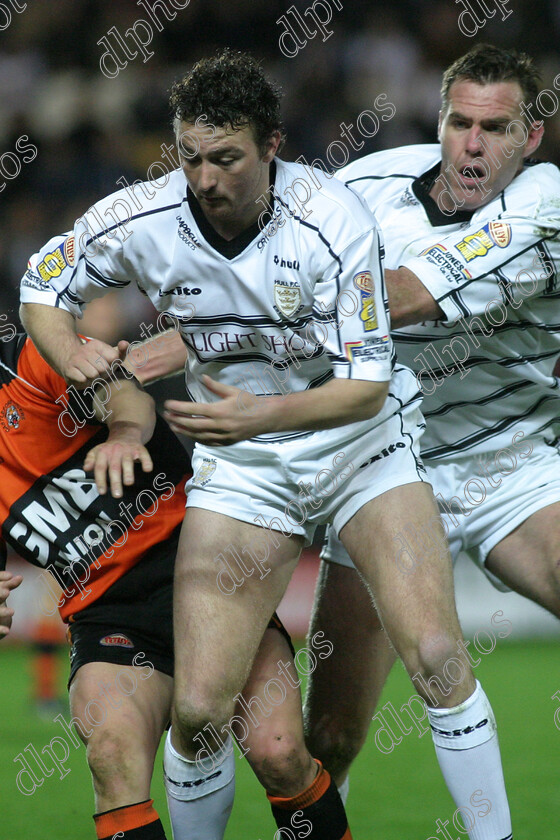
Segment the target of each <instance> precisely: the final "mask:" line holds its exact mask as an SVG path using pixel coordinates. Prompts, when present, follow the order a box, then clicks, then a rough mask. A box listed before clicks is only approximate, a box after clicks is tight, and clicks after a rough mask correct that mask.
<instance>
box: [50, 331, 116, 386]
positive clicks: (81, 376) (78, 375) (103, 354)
mask: <svg viewBox="0 0 560 840" xmlns="http://www.w3.org/2000/svg"><path fill="white" fill-rule="evenodd" d="M121 343H124V342H119V345H118V347H117V348H114V347H111V345H110V344H105V342H104V341H100V340H99V339H92V340H91V341H88V342H86V343H85V344H82V345H80V347H79V348H78V349H77V350H76V351H75V352H74V353H73V354H72V356H71V358H70V359H69V360H68V364H67V367H66V370H65V371H64V378H65V379H66V380H67V381H69V382H73V383H75V384H77V385H87V384H90V383H91V382H93V380H94V379H97V378H98V377H99V376H102V375H103V374H104V373H105V372H107V371H108V370H109V369H110V366H111V364H112V363H113V362H114V361H116V360H117V359H118V358H119V354H120V352H121V351H120V349H119V348H120V345H121ZM127 346H128V344H127ZM125 352H126V351H125Z"/></svg>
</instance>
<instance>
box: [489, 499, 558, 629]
mask: <svg viewBox="0 0 560 840" xmlns="http://www.w3.org/2000/svg"><path fill="white" fill-rule="evenodd" d="M486 567H487V569H488V570H489V571H490V572H492V574H494V575H496V577H498V578H500V580H502V581H503V582H504V583H505V584H506V585H507V586H509V587H510V589H513V590H515V591H516V592H519V593H520V594H521V595H524V596H525V597H527V598H530V599H531V600H532V601H535V602H536V603H537V604H540V605H541V606H543V607H545V609H547V610H550V612H552V613H553V614H554V615H556V616H557V617H559V618H560V502H555V503H554V504H551V505H547V506H546V507H544V508H542V509H541V510H539V511H537V512H536V513H533V514H532V515H531V516H530V517H529V518H528V519H526V520H525V521H524V522H522V523H521V525H518V527H517V528H515V530H514V531H512V532H511V533H510V534H508V535H507V537H505V538H504V539H502V540H501V541H500V542H499V543H498V544H497V545H496V546H495V547H494V548H493V549H492V550H491V551H490V553H489V555H488V557H487V560H486Z"/></svg>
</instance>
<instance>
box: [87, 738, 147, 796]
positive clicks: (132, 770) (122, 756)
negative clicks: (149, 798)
mask: <svg viewBox="0 0 560 840" xmlns="http://www.w3.org/2000/svg"><path fill="white" fill-rule="evenodd" d="M137 744H138V739H137V736H132V737H130V738H127V737H126V736H125V735H123V734H122V733H119V732H116V731H114V730H113V731H112V730H108V729H106V727H101V728H100V729H99V730H96V731H94V733H93V735H92V737H91V738H90V739H89V741H88V744H87V762H88V766H89V769H90V771H91V774H92V777H93V781H94V785H95V789H96V790H97V792H98V793H100V792H101V793H104V792H107V793H108V792H110V793H111V795H115V794H116V793H117V789H118V790H126V789H128V788H130V786H131V785H132V786H134V781H135V780H136V779H137V778H138V777H139V776H141V775H142V772H143V767H144V764H145V763H146V762H147V761H149V759H148V757H147V756H146V752H145V751H139V750H138V749H136V745H137Z"/></svg>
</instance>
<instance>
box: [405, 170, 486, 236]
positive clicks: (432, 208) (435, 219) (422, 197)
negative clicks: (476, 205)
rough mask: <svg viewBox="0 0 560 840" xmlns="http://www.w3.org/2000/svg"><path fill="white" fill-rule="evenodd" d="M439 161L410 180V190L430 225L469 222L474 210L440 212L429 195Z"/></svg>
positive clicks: (437, 171)
mask: <svg viewBox="0 0 560 840" xmlns="http://www.w3.org/2000/svg"><path fill="white" fill-rule="evenodd" d="M440 169H441V161H440V162H439V163H436V165H435V166H432V168H431V169H428V171H427V172H424V174H423V175H420V176H419V177H418V178H416V179H415V180H414V181H413V182H412V191H413V192H414V195H415V196H416V198H417V199H418V201H419V202H420V203H421V204H422V206H423V207H424V210H425V211H426V215H427V217H428V219H429V220H430V224H431V225H432V227H438V226H439V225H454V224H459V223H460V222H470V220H471V218H472V216H473V214H474V212H475V211H474V210H457V211H456V212H455V213H442V211H441V210H440V208H439V205H438V203H437V201H434V199H433V198H432V197H431V195H430V190H431V189H432V187H433V186H434V181H435V180H436V178H437V176H438V175H439V173H440Z"/></svg>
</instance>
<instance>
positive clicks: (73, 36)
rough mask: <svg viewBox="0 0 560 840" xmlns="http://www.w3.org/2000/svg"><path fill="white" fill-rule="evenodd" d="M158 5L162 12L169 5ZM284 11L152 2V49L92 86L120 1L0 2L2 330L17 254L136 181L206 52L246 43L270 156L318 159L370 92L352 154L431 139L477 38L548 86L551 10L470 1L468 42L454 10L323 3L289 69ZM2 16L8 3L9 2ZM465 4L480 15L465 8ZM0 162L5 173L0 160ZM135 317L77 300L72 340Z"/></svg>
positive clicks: (552, 130)
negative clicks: (259, 82) (273, 101)
mask: <svg viewBox="0 0 560 840" xmlns="http://www.w3.org/2000/svg"><path fill="white" fill-rule="evenodd" d="M153 3H154V0H145V4H146V5H149V6H153ZM166 5H167V8H168V9H169V10H170V13H172V12H173V11H174V10H173V7H172V6H171V3H170V2H166ZM291 5H295V6H296V7H297V8H298V9H299V10H300V12H301V13H303V12H304V11H305V9H306V8H307V7H308V6H309V5H311V4H310V2H309V0H293V3H291V2H290V0H268V2H254V0H227V2H224V0H191V2H190V4H189V5H188V6H187V7H186V8H185V9H184V10H183V11H177V10H175V11H177V13H176V17H175V19H174V20H172V21H168V20H166V19H165V16H164V14H163V13H162V10H161V8H160V10H159V12H158V18H159V19H160V20H161V21H162V23H163V27H164V29H163V31H162V32H157V31H155V32H154V39H153V41H152V43H151V44H150V45H149V47H148V49H149V50H150V51H153V52H154V55H153V56H152V57H151V58H150V59H149V60H148V61H146V62H143V61H142V57H141V56H137V57H136V58H135V59H133V60H131V61H130V62H129V63H128V65H127V66H126V67H124V68H123V69H122V70H121V71H120V72H119V73H118V75H117V76H116V77H115V78H107V77H106V76H105V75H103V73H102V72H101V70H100V67H99V60H100V58H101V55H102V54H103V52H104V51H105V47H104V46H102V45H100V44H98V43H97V42H98V41H99V39H100V38H102V37H103V36H107V34H108V32H109V30H110V29H111V28H112V27H116V29H117V30H118V31H119V33H121V35H124V33H125V32H126V30H127V29H128V28H129V27H130V26H132V25H133V24H134V23H135V21H137V20H138V19H139V18H144V19H146V18H148V15H147V13H146V11H145V9H144V8H142V7H141V6H138V5H137V4H136V3H135V2H134V0H101V2H99V0H35V1H34V2H32V0H30V1H29V2H28V4H27V8H26V9H25V10H23V11H22V12H19V13H18V12H17V11H16V8H15V7H14V6H12V5H11V4H10V2H9V0H6V2H4V3H2V4H1V6H2V7H5V8H9V9H10V10H11V21H10V23H9V25H8V26H6V23H7V20H8V16H7V15H6V13H5V12H3V13H2V15H0V27H4V28H3V29H2V31H0V79H1V80H2V84H1V85H0V154H2V153H4V152H13V153H16V148H15V144H16V142H17V141H18V138H21V137H22V136H23V135H26V136H27V137H28V138H29V140H28V141H26V142H29V143H31V144H33V145H35V146H36V147H37V150H38V153H37V155H36V157H35V159H34V160H33V161H31V162H28V163H22V165H21V171H20V173H19V175H18V176H17V177H15V178H12V179H10V178H7V179H6V178H5V177H3V178H2V179H1V180H2V182H3V183H4V184H5V186H4V188H3V189H0V312H1V313H6V314H7V315H8V319H9V321H10V322H11V323H16V324H17V323H18V321H17V307H18V292H17V288H18V284H19V280H20V278H21V276H22V274H23V272H24V270H25V267H26V263H27V259H28V257H29V255H30V254H31V253H33V252H34V251H36V250H37V249H38V247H40V246H41V245H42V244H43V243H44V242H45V241H46V240H47V239H48V238H50V236H52V235H54V234H55V233H59V232H62V231H64V230H67V229H69V228H70V227H71V226H72V224H73V221H74V220H75V219H76V218H77V217H78V216H81V215H82V214H83V213H84V212H85V210H86V209H87V208H88V207H89V206H90V205H91V204H92V203H94V202H95V201H96V200H98V199H99V198H101V197H103V196H104V195H107V194H109V193H111V192H114V191H115V190H117V189H119V186H118V184H117V180H118V179H119V178H121V177H122V176H123V175H124V176H125V178H126V179H127V180H128V181H129V182H130V181H132V180H134V179H136V178H142V179H143V178H145V177H146V171H147V169H148V167H149V166H150V164H151V163H152V162H154V161H156V160H159V159H160V158H161V149H160V144H161V143H163V142H168V143H169V142H173V138H172V134H171V130H170V115H169V111H168V105H167V98H168V91H169V88H170V86H171V83H172V82H173V80H174V79H175V78H177V77H180V76H181V75H183V74H184V72H186V71H187V70H188V68H189V67H190V66H191V65H192V63H193V62H194V61H196V60H197V59H199V58H200V57H202V56H205V55H208V54H210V53H212V52H214V51H215V50H216V49H218V48H220V47H222V46H225V45H229V46H231V47H232V48H237V49H250V50H251V51H252V52H253V53H254V54H256V55H257V56H258V57H259V58H261V59H262V60H263V62H264V66H265V68H266V70H267V72H268V73H269V74H270V75H271V76H272V77H273V78H275V79H276V80H277V81H278V82H280V84H281V85H282V87H283V89H284V93H285V97H284V116H285V123H286V127H287V133H288V143H287V146H286V148H285V150H284V152H283V157H285V158H286V159H295V158H296V157H298V156H299V155H300V154H304V155H305V157H306V159H307V160H313V159H314V158H315V157H317V156H319V157H322V158H324V157H325V152H326V149H327V147H328V145H329V144H330V143H331V142H332V141H333V140H338V139H340V123H341V122H343V121H344V122H346V123H347V124H350V123H355V120H356V117H357V116H358V114H359V113H360V112H361V111H362V110H364V109H368V108H369V109H371V108H372V107H373V103H374V100H375V99H376V97H377V96H378V95H379V94H381V93H385V94H386V96H387V100H388V101H389V102H392V103H393V104H394V106H395V108H396V113H395V115H394V117H393V118H392V119H391V120H390V121H388V122H382V123H381V127H380V130H379V132H378V133H377V134H376V136H374V137H372V138H371V139H369V140H367V142H366V145H365V146H364V148H363V149H362V150H361V151H360V152H359V153H356V152H352V155H353V156H356V155H357V154H366V153H367V152H371V151H375V150H378V149H383V148H389V147H391V146H397V145H404V144H408V143H421V142H433V141H435V139H436V122H437V113H438V106H439V86H440V80H441V73H442V71H443V69H444V68H445V67H446V66H447V65H448V64H449V63H450V62H451V61H453V60H454V59H455V58H457V57H458V56H459V55H461V54H463V53H464V52H466V51H467V50H468V49H469V48H470V47H471V46H472V45H473V44H474V43H476V42H477V41H489V42H492V43H496V44H500V45H504V46H515V47H517V48H519V49H523V50H526V51H527V52H528V53H529V54H531V55H533V56H534V57H535V59H536V61H537V64H538V66H539V67H540V69H541V71H542V75H543V86H544V87H552V79H553V78H554V77H555V76H556V75H557V74H558V72H560V61H559V60H558V59H559V56H558V44H559V43H560V2H559V0H530V2H529V0H511V3H509V4H508V7H507V8H508V9H511V10H512V14H510V15H509V17H507V19H506V20H503V19H502V12H501V11H500V10H499V9H498V3H497V2H496V0H486V5H487V7H488V8H489V9H495V10H496V14H495V15H494V16H493V18H492V19H488V20H487V21H486V22H485V25H484V27H483V28H481V29H480V31H479V32H478V33H477V34H476V35H475V36H474V37H472V38H469V37H467V36H465V35H464V34H463V33H462V32H461V30H460V28H459V25H458V18H459V14H460V13H461V11H463V10H464V9H465V3H463V0H461V2H460V3H454V2H453V0H393V2H392V3H390V4H381V3H375V2H371V0H346V2H344V5H343V8H342V9H341V10H340V11H338V10H337V9H336V7H335V6H334V4H332V3H331V7H332V12H333V16H332V20H331V22H330V24H329V25H328V29H329V30H331V31H332V32H333V34H332V36H331V37H330V38H328V40H326V41H325V42H323V40H322V39H321V36H320V35H317V36H316V37H315V38H314V39H312V40H309V41H308V43H307V45H306V46H305V47H304V48H303V49H301V50H300V52H299V53H298V54H297V55H296V56H295V57H294V58H291V59H290V58H287V57H285V56H284V55H283V54H282V52H281V50H280V48H279V43H278V41H279V37H280V35H281V33H282V32H283V27H282V26H281V25H279V24H277V20H278V19H279V18H280V16H281V15H283V14H286V12H287V10H288V8H289V7H290V6H291ZM339 5H340V3H339ZM15 6H16V7H18V6H19V8H21V7H22V6H23V0H18V2H17V3H16V4H15ZM472 6H473V8H474V9H478V10H479V13H480V7H479V6H478V3H477V0H472ZM292 19H293V18H292ZM306 20H309V19H308V18H306ZM112 37H113V36H110V38H112ZM113 43H114V41H113ZM127 43H129V44H130V41H129V40H128V39H127ZM358 136H359V135H358ZM360 139H363V138H360ZM22 142H23V141H20V144H21V143H22ZM539 157H541V158H544V159H549V160H554V161H555V162H556V163H559V162H560V114H556V115H555V116H554V117H552V118H550V119H549V120H548V121H547V128H546V140H545V142H544V144H543V146H542V147H541V150H540V153H539ZM19 158H20V160H21V159H22V156H21V155H19ZM12 165H13V164H12ZM6 168H7V169H8V171H9V172H13V171H14V169H10V162H9V161H7V163H6ZM146 318H150V319H152V320H153V312H152V311H151V307H150V304H149V303H148V302H146V300H145V299H144V298H142V297H141V296H139V295H138V294H137V293H135V292H134V291H132V290H131V291H130V292H129V293H128V299H127V300H126V304H123V302H122V300H118V299H116V300H115V299H111V298H109V300H106V301H104V302H103V303H96V304H95V306H92V307H91V308H90V310H89V311H88V315H87V321H85V323H84V331H87V332H89V333H90V334H92V335H98V336H99V337H102V338H105V339H108V340H113V339H116V338H120V337H126V338H128V339H129V340H132V339H134V338H135V337H137V327H138V324H139V322H140V321H141V320H143V319H144V320H145V319H146Z"/></svg>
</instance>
